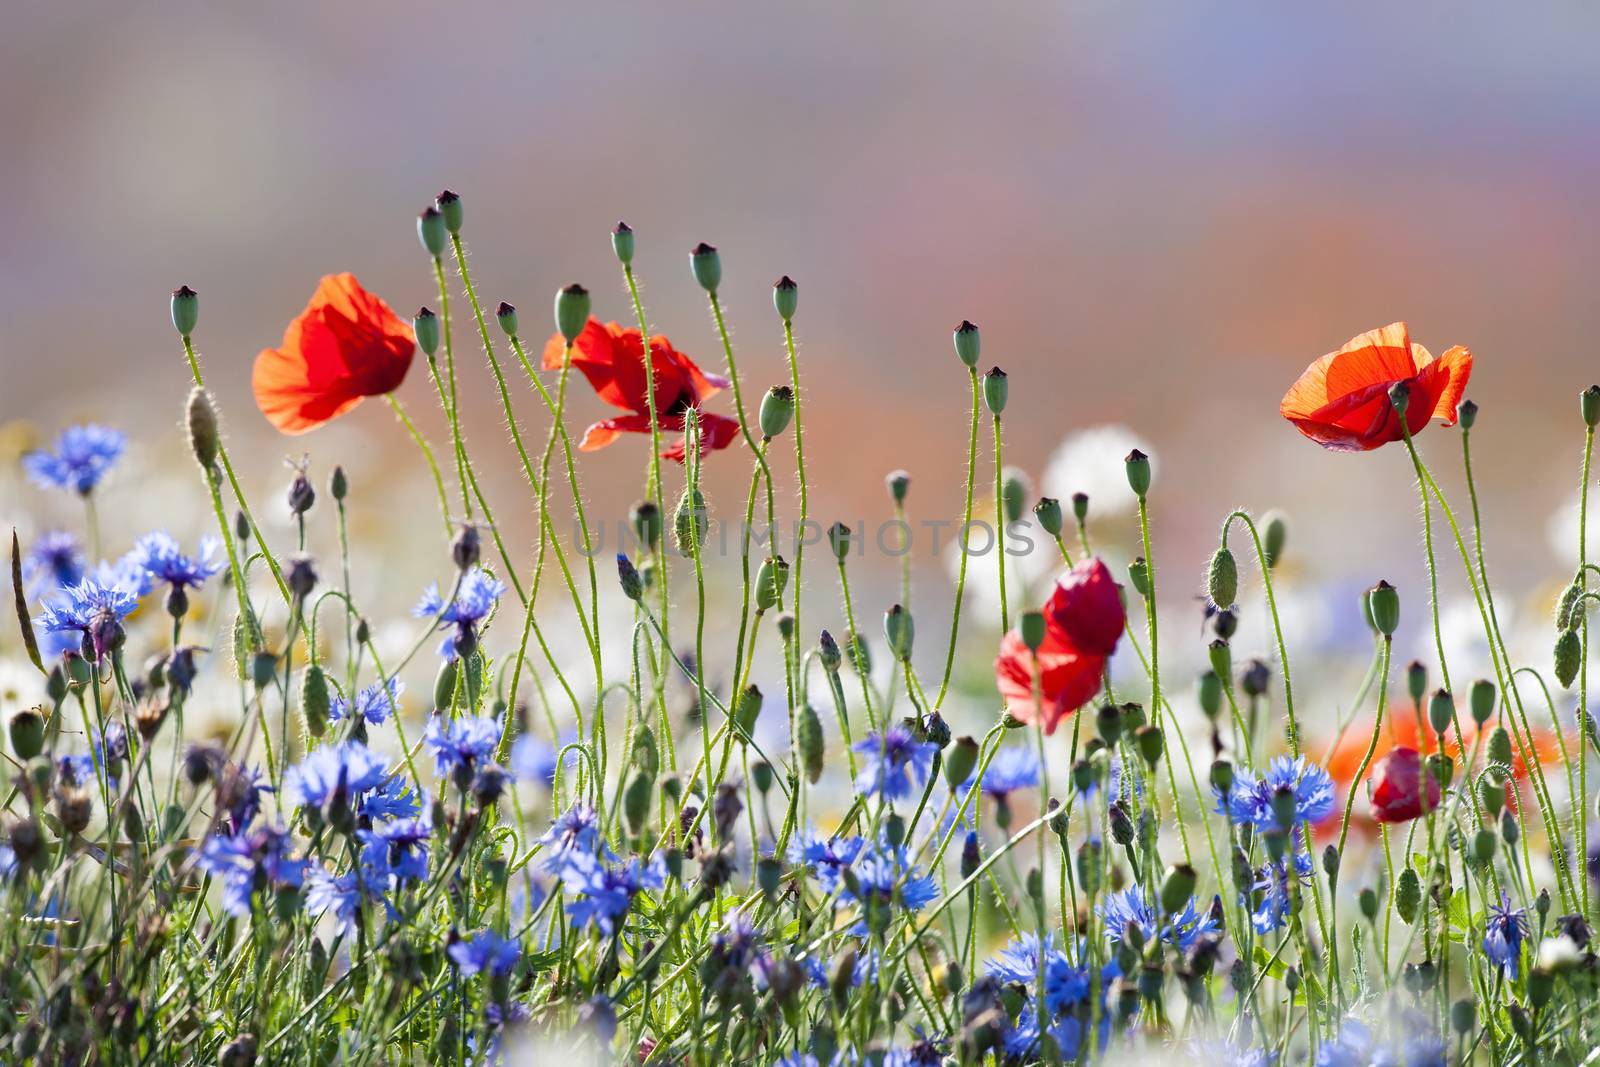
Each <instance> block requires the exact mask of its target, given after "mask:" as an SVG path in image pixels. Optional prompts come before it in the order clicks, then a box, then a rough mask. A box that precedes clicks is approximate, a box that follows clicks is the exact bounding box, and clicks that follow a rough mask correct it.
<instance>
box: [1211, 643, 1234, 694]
mask: <svg viewBox="0 0 1600 1067" xmlns="http://www.w3.org/2000/svg"><path fill="white" fill-rule="evenodd" d="M1206 650H1207V655H1208V656H1209V658H1210V660H1211V669H1212V671H1213V672H1215V673H1216V676H1217V680H1218V681H1219V682H1223V683H1224V684H1226V682H1227V680H1228V679H1230V678H1232V677H1233V646H1232V645H1230V644H1228V642H1226V641H1224V640H1222V639H1221V638H1220V637H1219V638H1218V639H1217V640H1215V641H1213V642H1211V644H1209V645H1207V646H1206Z"/></svg>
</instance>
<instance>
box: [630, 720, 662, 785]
mask: <svg viewBox="0 0 1600 1067" xmlns="http://www.w3.org/2000/svg"><path fill="white" fill-rule="evenodd" d="M633 762H634V765H635V766H636V767H638V768H639V769H640V770H642V771H644V772H645V773H646V774H648V775H649V776H650V777H651V778H652V779H653V778H655V776H656V772H657V771H659V770H660V769H661V750H660V748H659V747H657V745H656V735H655V731H654V730H651V729H650V727H649V726H648V725H647V724H645V723H640V724H639V729H638V731H637V732H636V733H635V734H634V735H633Z"/></svg>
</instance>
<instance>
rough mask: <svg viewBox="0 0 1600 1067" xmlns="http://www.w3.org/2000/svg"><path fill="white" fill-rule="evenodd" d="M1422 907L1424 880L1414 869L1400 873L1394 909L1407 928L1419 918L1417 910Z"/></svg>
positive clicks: (1395, 892) (1396, 884)
mask: <svg viewBox="0 0 1600 1067" xmlns="http://www.w3.org/2000/svg"><path fill="white" fill-rule="evenodd" d="M1421 905H1422V880H1421V879H1420V878H1418V877H1417V872H1416V870H1415V869H1414V868H1411V867H1407V868H1406V869H1405V870H1403V871H1401V872H1400V878H1399V880H1398V881H1396V883H1395V887H1394V908H1395V911H1396V912H1398V913H1399V915H1400V918H1401V919H1402V920H1403V921H1404V922H1405V924H1406V925H1407V926H1409V925H1411V923H1413V922H1414V921H1416V918H1417V908H1419V907H1420V906H1421Z"/></svg>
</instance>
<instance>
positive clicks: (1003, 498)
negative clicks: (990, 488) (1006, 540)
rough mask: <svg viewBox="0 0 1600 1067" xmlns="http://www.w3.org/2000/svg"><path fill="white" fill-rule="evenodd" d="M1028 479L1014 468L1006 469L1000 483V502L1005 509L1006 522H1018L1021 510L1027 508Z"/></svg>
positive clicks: (1020, 517)
mask: <svg viewBox="0 0 1600 1067" xmlns="http://www.w3.org/2000/svg"><path fill="white" fill-rule="evenodd" d="M1027 497H1028V477H1027V475H1025V474H1023V473H1022V472H1021V471H1019V470H1017V469H1016V468H1015V467H1007V468H1006V471H1005V476H1004V477H1003V478H1002V479H1001V481H1000V502H1001V504H1003V505H1004V507H1005V516H1006V522H1007V523H1008V524H1010V523H1013V522H1019V521H1021V519H1022V511H1023V508H1025V507H1027Z"/></svg>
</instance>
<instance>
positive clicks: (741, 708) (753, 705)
mask: <svg viewBox="0 0 1600 1067" xmlns="http://www.w3.org/2000/svg"><path fill="white" fill-rule="evenodd" d="M762 700H763V698H762V695H761V689H760V688H759V687H757V686H754V685H747V686H745V687H744V692H742V693H740V694H739V701H738V703H736V704H735V705H734V707H733V724H734V725H735V726H736V727H738V728H739V733H740V734H742V735H743V736H744V737H745V738H749V737H751V736H752V735H753V734H754V733H755V728H756V720H757V719H758V718H760V717H761V703H762Z"/></svg>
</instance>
